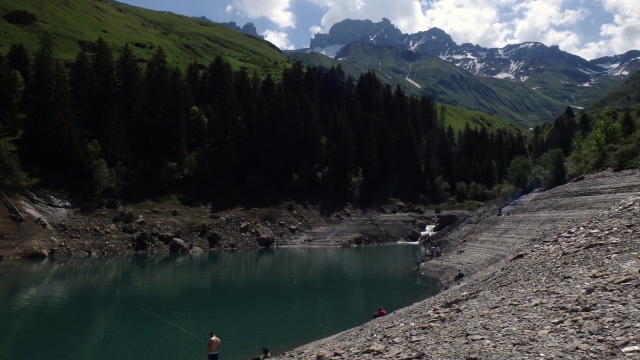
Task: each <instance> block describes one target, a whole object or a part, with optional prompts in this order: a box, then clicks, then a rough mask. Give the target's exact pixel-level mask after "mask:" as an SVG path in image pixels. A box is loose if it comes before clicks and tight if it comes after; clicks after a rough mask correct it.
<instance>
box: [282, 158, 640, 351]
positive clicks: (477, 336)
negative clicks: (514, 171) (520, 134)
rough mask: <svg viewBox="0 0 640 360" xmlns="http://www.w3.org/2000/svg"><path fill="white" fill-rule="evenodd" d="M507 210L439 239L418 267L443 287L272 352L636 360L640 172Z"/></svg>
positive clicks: (471, 220)
mask: <svg viewBox="0 0 640 360" xmlns="http://www.w3.org/2000/svg"><path fill="white" fill-rule="evenodd" d="M503 211H508V212H510V214H511V215H508V216H497V213H498V208H497V207H493V208H485V209H483V210H481V211H478V212H475V213H473V214H471V215H469V216H468V217H466V218H465V219H464V220H463V221H462V222H461V223H460V224H458V225H457V226H456V227H454V228H452V229H451V230H450V231H447V232H445V233H443V234H441V235H439V237H440V240H441V241H443V252H444V256H442V257H440V258H438V259H436V260H429V261H427V262H425V263H423V265H422V271H424V272H425V273H427V274H431V275H435V276H437V277H439V278H440V279H441V280H442V281H443V283H444V284H446V285H448V287H449V288H448V289H447V290H445V291H443V292H442V293H440V294H438V295H436V296H434V297H432V298H429V299H426V300H424V301H422V302H419V303H416V304H414V305H412V306H409V307H407V308H404V309H400V310H398V311H395V312H393V313H391V314H389V315H387V316H386V317H383V318H379V319H375V320H372V321H371V322H369V323H367V324H365V325H362V326H360V327H357V328H354V329H352V330H348V331H345V332H343V333H340V334H337V335H335V336H332V337H329V338H326V339H322V340H319V341H316V342H313V343H311V344H308V345H305V346H302V347H300V348H297V349H295V350H292V351H289V352H287V353H285V354H282V355H280V356H279V358H294V359H523V358H553V359H557V358H568V359H605V358H607V359H611V358H624V357H628V356H631V357H640V291H639V290H640V289H639V288H640V281H639V280H640V273H639V271H640V224H639V221H640V171H638V170H631V171H623V172H618V173H613V172H610V171H605V172H601V173H598V174H593V175H589V176H586V177H585V178H584V179H581V180H580V181H576V182H573V183H569V184H566V185H564V186H560V187H557V188H554V189H551V190H549V191H545V192H535V193H532V194H528V195H526V196H524V197H522V198H521V199H519V200H517V201H516V202H514V203H512V204H511V205H510V207H509V208H507V209H503ZM461 250H463V251H462V252H460V251H461ZM458 270H462V271H463V273H464V274H465V276H464V277H463V280H462V281H461V282H460V283H458V282H454V280H453V277H454V275H455V274H456V273H457V272H458Z"/></svg>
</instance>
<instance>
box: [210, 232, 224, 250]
mask: <svg viewBox="0 0 640 360" xmlns="http://www.w3.org/2000/svg"><path fill="white" fill-rule="evenodd" d="M206 239H207V243H208V244H209V247H210V248H212V247H215V246H216V245H218V244H219V243H220V240H222V235H220V234H219V233H217V232H215V231H210V232H209V233H207V235H206Z"/></svg>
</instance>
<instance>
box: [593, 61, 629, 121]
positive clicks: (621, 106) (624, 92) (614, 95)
mask: <svg viewBox="0 0 640 360" xmlns="http://www.w3.org/2000/svg"><path fill="white" fill-rule="evenodd" d="M606 107H609V108H611V109H614V110H616V111H623V110H625V109H627V108H628V109H630V110H634V111H640V71H638V72H636V73H634V74H633V75H631V76H630V77H629V78H628V79H627V80H626V81H625V82H624V84H622V85H621V86H619V87H617V88H616V89H614V90H613V91H611V92H610V93H609V94H607V95H605V96H603V97H601V98H599V99H598V100H596V101H594V102H593V103H592V104H591V105H590V106H589V107H588V108H587V111H588V112H590V113H594V114H598V113H600V112H601V111H602V110H604V108H606Z"/></svg>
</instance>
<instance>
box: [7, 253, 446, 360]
mask: <svg viewBox="0 0 640 360" xmlns="http://www.w3.org/2000/svg"><path fill="white" fill-rule="evenodd" d="M418 251H419V246H418V245H410V244H395V245H382V246H369V247H357V248H348V249H342V248H317V249H316V248H314V249H298V248H283V249H273V250H268V249H262V250H253V251H215V252H206V253H204V254H202V255H196V256H174V255H166V254H163V255H134V256H114V257H104V258H84V259H65V260H47V261H44V262H8V261H5V262H0V319H1V321H0V359H3V360H12V359H21V360H22V359H105V360H106V359H109V360H113V359H136V360H137V359H172V360H175V359H189V360H192V359H206V352H207V350H206V344H205V341H206V340H207V337H208V334H209V331H210V330H212V329H213V330H215V332H216V335H218V336H219V337H220V338H221V340H222V347H221V349H222V351H221V353H220V358H221V359H224V360H235V359H249V358H251V357H254V356H257V355H259V354H260V352H261V349H262V347H264V346H267V347H269V348H270V349H271V353H272V354H278V353H281V352H283V351H285V350H288V349H292V348H294V347H296V346H299V345H302V344H304V343H307V342H310V341H313V340H316V339H319V338H323V337H326V336H329V335H332V334H335V333H338V332H341V331H344V330H347V329H349V328H352V327H355V326H358V325H360V324H363V323H365V322H367V321H370V319H371V316H372V314H373V313H374V311H375V310H376V309H377V308H378V306H382V307H384V308H385V309H386V310H387V311H388V312H391V311H394V310H397V309H399V308H401V307H404V306H407V305H410V304H413V303H415V302H417V301H420V300H422V299H424V298H427V297H429V296H432V295H434V294H436V293H437V292H438V291H439V285H438V283H437V282H436V281H435V280H434V279H431V278H428V277H426V276H424V275H421V274H420V273H418V272H416V271H415V270H414V269H415V262H414V257H415V254H416V253H417V252H418Z"/></svg>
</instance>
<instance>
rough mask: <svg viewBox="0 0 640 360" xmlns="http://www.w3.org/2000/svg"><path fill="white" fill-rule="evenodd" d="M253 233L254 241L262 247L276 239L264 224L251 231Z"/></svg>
mask: <svg viewBox="0 0 640 360" xmlns="http://www.w3.org/2000/svg"><path fill="white" fill-rule="evenodd" d="M253 234H254V235H255V237H256V243H258V246H261V247H264V248H266V247H269V246H271V245H272V244H273V243H274V242H275V241H276V239H275V237H274V235H273V231H272V230H271V229H269V228H268V227H264V226H260V227H257V228H256V229H255V230H254V231H253Z"/></svg>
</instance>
